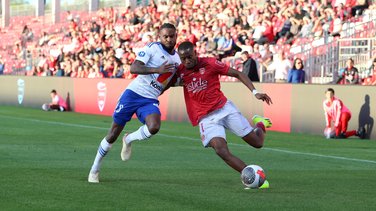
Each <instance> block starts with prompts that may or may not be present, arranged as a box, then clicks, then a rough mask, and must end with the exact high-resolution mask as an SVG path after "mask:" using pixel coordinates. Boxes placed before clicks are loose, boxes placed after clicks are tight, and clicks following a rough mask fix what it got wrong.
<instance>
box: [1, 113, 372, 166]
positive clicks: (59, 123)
mask: <svg viewBox="0 0 376 211" xmlns="http://www.w3.org/2000/svg"><path fill="white" fill-rule="evenodd" d="M0 116H1V117H5V118H9V119H18V120H26V121H31V122H40V123H48V124H54V125H62V126H70V127H81V128H88V129H99V130H108V128H104V127H97V126H90V125H81V124H72V123H63V122H54V121H47V120H37V119H29V118H21V117H11V116H5V115H0ZM158 136H163V137H166V138H175V139H183V140H189V141H199V139H196V138H190V137H186V136H174V135H167V134H163V133H158ZM228 144H229V145H234V146H246V145H245V144H236V143H228ZM263 149H264V150H270V151H275V152H282V153H288V154H296V155H308V156H314V157H321V158H332V159H337V160H347V161H356V162H362V163H372V164H376V161H374V160H364V159H356V158H347V157H340V156H332V155H321V154H316V153H308V152H296V151H290V150H284V149H276V148H269V147H264V148H263Z"/></svg>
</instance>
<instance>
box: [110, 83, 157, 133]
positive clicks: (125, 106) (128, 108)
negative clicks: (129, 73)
mask: <svg viewBox="0 0 376 211" xmlns="http://www.w3.org/2000/svg"><path fill="white" fill-rule="evenodd" d="M158 106H159V101H158V100H157V99H151V98H146V97H143V96H141V95H139V94H137V93H135V92H133V91H132V90H129V89H127V90H125V91H124V92H123V94H122V95H121V96H120V99H119V101H118V103H117V105H116V108H115V111H114V114H113V115H112V117H113V119H114V122H115V123H116V124H118V125H121V126H124V125H125V124H126V123H127V122H129V120H131V118H132V116H133V114H136V115H137V118H138V120H140V122H142V123H143V124H145V118H146V117H147V116H148V115H150V114H159V115H160V114H161V112H160V110H159V107H158Z"/></svg>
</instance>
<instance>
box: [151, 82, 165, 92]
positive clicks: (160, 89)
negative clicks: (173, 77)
mask: <svg viewBox="0 0 376 211" xmlns="http://www.w3.org/2000/svg"><path fill="white" fill-rule="evenodd" d="M150 86H151V87H153V88H154V89H157V90H159V91H163V87H162V86H161V85H159V84H158V83H157V82H156V81H154V80H152V81H151V82H150Z"/></svg>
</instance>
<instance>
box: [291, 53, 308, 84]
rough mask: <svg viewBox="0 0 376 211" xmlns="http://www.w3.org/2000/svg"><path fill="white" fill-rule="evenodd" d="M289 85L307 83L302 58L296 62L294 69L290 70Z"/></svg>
mask: <svg viewBox="0 0 376 211" xmlns="http://www.w3.org/2000/svg"><path fill="white" fill-rule="evenodd" d="M287 82H288V83H304V82H305V71H304V65H303V61H302V60H301V59H300V58H296V59H295V60H294V64H293V66H292V68H291V69H290V70H289V72H288V75H287Z"/></svg>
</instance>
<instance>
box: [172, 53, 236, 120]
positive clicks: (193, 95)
mask: <svg viewBox="0 0 376 211" xmlns="http://www.w3.org/2000/svg"><path fill="white" fill-rule="evenodd" d="M229 69H230V67H229V66H227V65H225V64H224V63H222V62H220V61H218V60H216V59H215V58H198V62H197V65H196V66H195V67H194V69H193V70H187V69H186V68H185V67H184V66H183V65H182V64H181V65H180V66H179V67H178V70H177V75H178V76H180V78H181V80H182V81H183V83H184V98H185V105H186V107H187V113H188V116H189V119H190V120H191V123H192V125H193V126H196V125H198V122H199V121H200V119H201V118H202V117H204V116H205V115H207V114H209V113H211V112H213V111H215V110H217V109H220V108H222V107H223V106H224V105H225V103H226V102H227V98H226V97H225V95H224V94H223V93H222V91H221V85H220V82H219V76H220V75H226V74H227V72H228V70H229Z"/></svg>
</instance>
